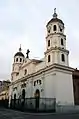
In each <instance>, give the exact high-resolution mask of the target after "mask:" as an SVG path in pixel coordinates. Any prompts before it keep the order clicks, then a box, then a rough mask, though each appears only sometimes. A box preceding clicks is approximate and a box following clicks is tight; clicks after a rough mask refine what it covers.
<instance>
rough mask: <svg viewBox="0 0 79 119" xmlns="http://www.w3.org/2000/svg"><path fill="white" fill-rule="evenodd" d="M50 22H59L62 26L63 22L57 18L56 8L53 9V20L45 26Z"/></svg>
mask: <svg viewBox="0 0 79 119" xmlns="http://www.w3.org/2000/svg"><path fill="white" fill-rule="evenodd" d="M52 22H59V23H61V24H63V25H64V23H63V21H62V20H61V19H58V18H57V13H56V8H55V9H54V14H53V18H52V19H51V20H50V21H49V22H48V23H47V26H48V25H49V24H50V23H52Z"/></svg>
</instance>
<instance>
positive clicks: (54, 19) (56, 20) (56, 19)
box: [47, 18, 64, 26]
mask: <svg viewBox="0 0 79 119" xmlns="http://www.w3.org/2000/svg"><path fill="white" fill-rule="evenodd" d="M52 22H59V23H62V24H63V25H64V23H63V21H62V20H61V19H58V18H52V19H51V20H50V21H49V22H48V23H47V26H48V25H49V24H50V23H52Z"/></svg>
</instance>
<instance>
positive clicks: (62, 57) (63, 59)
mask: <svg viewBox="0 0 79 119" xmlns="http://www.w3.org/2000/svg"><path fill="white" fill-rule="evenodd" d="M61 59H62V61H63V62H64V61H65V56H64V54H61Z"/></svg>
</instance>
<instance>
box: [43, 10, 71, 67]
mask: <svg viewBox="0 0 79 119" xmlns="http://www.w3.org/2000/svg"><path fill="white" fill-rule="evenodd" d="M57 16H58V15H57V13H56V8H55V9H54V14H53V18H52V19H51V20H50V21H49V22H48V23H47V25H46V28H47V36H46V52H45V58H46V65H47V66H49V65H52V64H54V63H56V64H60V65H65V66H68V65H69V61H68V54H69V51H68V50H67V49H66V35H65V34H64V23H63V21H62V20H61V19H59V18H57Z"/></svg>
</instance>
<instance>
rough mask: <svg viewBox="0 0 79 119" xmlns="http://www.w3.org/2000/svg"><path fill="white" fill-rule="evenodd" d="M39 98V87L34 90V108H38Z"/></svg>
mask: <svg viewBox="0 0 79 119" xmlns="http://www.w3.org/2000/svg"><path fill="white" fill-rule="evenodd" d="M39 99H40V91H39V89H37V90H36V92H35V109H36V110H38V109H39Z"/></svg>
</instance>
